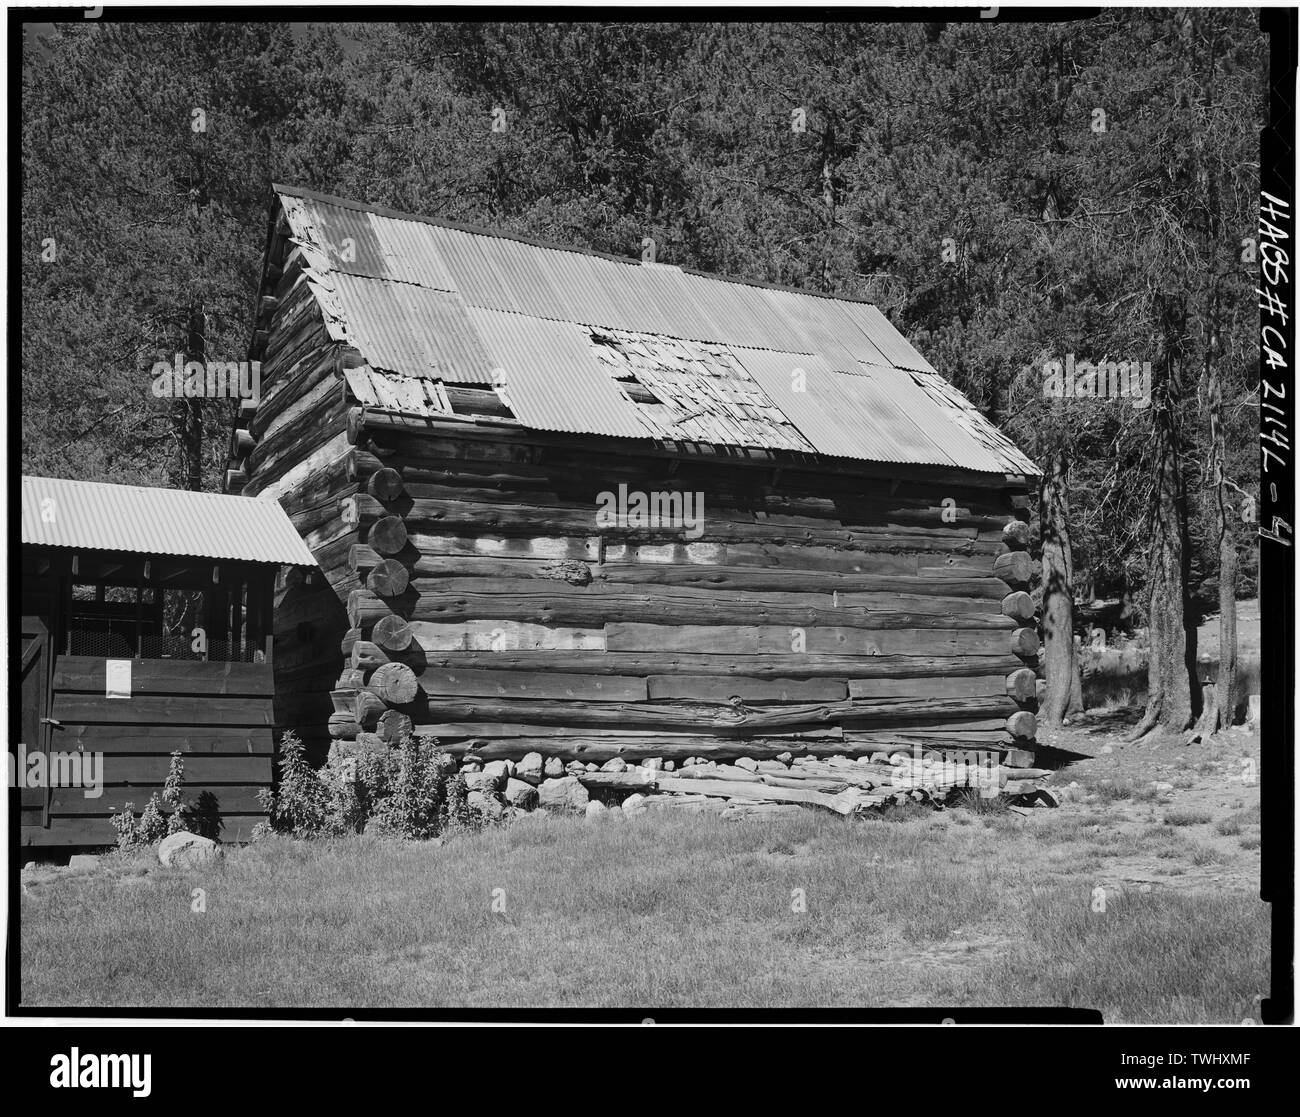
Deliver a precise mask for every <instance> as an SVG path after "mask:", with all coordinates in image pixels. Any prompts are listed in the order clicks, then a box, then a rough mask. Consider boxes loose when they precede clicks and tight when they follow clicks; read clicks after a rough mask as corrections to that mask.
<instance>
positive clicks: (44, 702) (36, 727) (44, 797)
mask: <svg viewBox="0 0 1300 1117" xmlns="http://www.w3.org/2000/svg"><path fill="white" fill-rule="evenodd" d="M52 662H53V653H52V649H51V647H50V631H49V629H48V628H46V627H45V622H44V621H42V620H41V618H40V617H34V616H25V617H23V658H22V724H21V730H22V732H21V736H20V737H19V741H20V742H21V743H22V745H24V746H25V748H26V752H27V755H28V756H31V755H34V754H36V753H38V752H39V753H43V754H44V756H45V771H46V772H47V773H48V772H49V770H50V755H49V753H50V723H49V716H50V682H51V676H52V669H51V664H52ZM22 763H24V758H23V756H22V753H21V752H20V751H19V748H18V746H17V745H16V744H15V745H14V764H15V765H18V764H22ZM14 775H15V777H16V778H17V781H19V782H20V784H21V785H22V791H21V794H20V797H19V805H20V808H21V811H22V813H23V815H24V816H25V817H24V819H23V822H24V825H34V820H33V821H32V822H28V821H27V820H28V819H29V818H31V816H32V814H33V813H34V812H36V811H40V813H41V823H40V824H41V826H43V827H48V826H49V824H50V788H49V786H48V785H49V783H50V781H49V780H45V781H44V783H45V785H46V786H43V787H27V786H26V785H25V780H24V776H25V773H24V772H15V773H14Z"/></svg>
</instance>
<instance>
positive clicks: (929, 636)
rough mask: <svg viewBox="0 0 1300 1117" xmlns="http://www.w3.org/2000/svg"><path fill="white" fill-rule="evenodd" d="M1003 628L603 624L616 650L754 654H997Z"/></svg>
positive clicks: (1001, 645) (1004, 644)
mask: <svg viewBox="0 0 1300 1117" xmlns="http://www.w3.org/2000/svg"><path fill="white" fill-rule="evenodd" d="M1009 635H1010V633H1008V632H1006V631H1005V630H1002V631H988V632H982V631H979V630H971V631H967V632H958V631H953V630H951V629H942V628H933V629H920V630H916V629H910V630H909V629H893V630H890V629H882V630H872V629H866V628H847V627H843V626H834V627H822V628H819V627H806V628H803V627H798V626H795V627H777V626H760V625H677V626H670V625H655V624H640V623H634V622H626V623H622V622H620V623H614V624H608V625H606V626H605V638H606V646H607V648H608V650H609V651H616V652H649V651H656V650H661V651H665V652H703V651H705V650H708V651H711V652H713V653H714V654H723V653H729V654H739V655H757V654H759V653H764V654H777V655H783V654H798V653H799V652H800V651H802V652H804V653H806V654H808V655H809V656H814V655H853V656H875V655H927V656H955V655H960V654H968V655H996V654H998V653H999V652H1005V651H1006V650H1007V642H1008V641H1007V637H1008V636H1009Z"/></svg>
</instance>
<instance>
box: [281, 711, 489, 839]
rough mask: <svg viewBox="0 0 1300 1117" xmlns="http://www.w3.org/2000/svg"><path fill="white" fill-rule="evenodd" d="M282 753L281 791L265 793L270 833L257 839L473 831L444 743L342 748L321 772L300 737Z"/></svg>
mask: <svg viewBox="0 0 1300 1117" xmlns="http://www.w3.org/2000/svg"><path fill="white" fill-rule="evenodd" d="M280 748H281V752H282V759H281V761H280V780H279V784H278V786H277V788H276V790H275V791H274V792H268V791H261V792H259V793H258V794H259V798H260V800H261V802H262V805H263V807H264V808H265V809H266V811H267V814H268V815H269V825H268V826H267V827H266V828H263V827H261V826H259V827H258V829H257V831H256V833H255V836H256V837H260V836H262V835H264V834H265V833H268V832H272V831H274V832H277V833H282V834H288V835H290V836H292V837H295V838H316V837H338V836H342V835H344V834H360V833H365V832H372V833H380V834H391V835H394V836H399V837H404V838H412V839H417V840H422V839H427V838H432V837H434V836H436V835H437V834H440V833H442V832H444V831H446V830H453V829H468V828H470V827H471V826H472V825H473V816H472V813H471V811H470V809H469V806H468V804H467V802H466V797H467V795H468V789H467V788H466V787H465V781H464V780H463V779H462V778H461V776H460V774H459V773H458V772H457V770H456V762H455V760H454V759H453V758H452V757H451V756H450V755H448V754H447V753H445V752H441V751H439V750H438V748H437V742H436V741H425V740H423V739H421V738H419V737H416V736H414V735H413V734H407V735H406V736H405V737H403V739H402V740H401V741H400V742H399V743H398V745H397V747H396V748H392V749H388V748H373V747H369V746H366V745H359V744H357V743H356V742H353V741H339V742H336V743H335V744H334V745H333V746H332V747H331V748H330V753H329V757H328V758H327V760H326V762H325V764H324V766H323V767H321V768H320V769H319V770H317V769H315V768H313V767H312V766H311V763H310V762H309V761H308V760H307V757H306V751H305V749H304V747H303V745H302V742H301V741H300V740H299V739H298V737H297V736H296V735H295V734H294V733H292V732H287V733H285V735H284V737H283V738H282V740H281V742H280Z"/></svg>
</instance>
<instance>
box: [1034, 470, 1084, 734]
mask: <svg viewBox="0 0 1300 1117" xmlns="http://www.w3.org/2000/svg"><path fill="white" fill-rule="evenodd" d="M1068 471H1069V465H1068V463H1067V462H1066V459H1065V454H1064V452H1062V451H1061V450H1059V449H1058V450H1055V451H1054V452H1053V453H1052V455H1051V458H1050V459H1049V461H1048V464H1047V471H1046V472H1045V473H1044V474H1043V479H1042V481H1041V483H1040V487H1039V498H1040V499H1039V502H1038V509H1039V512H1038V515H1039V529H1040V532H1041V535H1042V544H1043V642H1044V653H1043V664H1044V669H1045V671H1046V674H1047V699H1046V701H1045V702H1044V704H1043V709H1042V710H1041V711H1040V712H1039V716H1040V719H1041V720H1042V722H1043V724H1045V725H1048V726H1053V727H1054V726H1058V725H1060V724H1061V722H1062V721H1063V720H1064V719H1065V718H1066V717H1067V716H1068V715H1069V714H1071V713H1076V712H1081V711H1082V709H1083V697H1082V693H1081V690H1082V687H1081V680H1080V678H1079V665H1078V660H1077V659H1076V657H1075V654H1074V589H1073V585H1072V577H1073V573H1074V570H1073V567H1074V557H1073V554H1072V553H1071V548H1070V533H1069V524H1068V519H1069V500H1068V484H1069V481H1068Z"/></svg>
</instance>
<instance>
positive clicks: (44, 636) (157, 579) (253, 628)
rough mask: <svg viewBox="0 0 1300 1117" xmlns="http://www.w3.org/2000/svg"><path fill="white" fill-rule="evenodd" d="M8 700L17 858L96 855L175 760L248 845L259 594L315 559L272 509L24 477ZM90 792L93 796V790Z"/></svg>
mask: <svg viewBox="0 0 1300 1117" xmlns="http://www.w3.org/2000/svg"><path fill="white" fill-rule="evenodd" d="M21 519H22V595H21V597H22V661H21V674H22V693H21V701H20V702H18V703H15V704H14V705H15V707H16V709H15V710H14V711H13V713H14V718H15V719H16V720H17V722H18V732H16V733H14V732H11V735H10V741H11V744H10V754H11V764H12V765H13V771H14V775H15V783H16V784H17V785H18V786H19V788H20V794H19V798H20V803H21V841H22V844H23V845H25V846H102V845H112V844H113V843H114V842H115V841H116V833H115V831H114V829H113V827H112V825H111V823H110V821H109V816H110V814H112V813H114V812H117V811H120V810H121V809H122V808H123V806H124V804H125V803H127V802H133V803H134V806H135V810H136V812H137V813H138V812H139V811H140V810H142V809H143V807H144V805H145V803H146V802H147V801H148V799H149V797H150V795H151V794H152V792H153V791H154V790H157V789H160V788H161V787H162V784H163V780H164V778H165V777H166V775H167V769H168V764H169V754H170V753H172V752H174V751H177V750H179V751H180V752H181V753H182V754H183V759H184V763H185V791H186V796H187V798H191V799H195V800H199V799H201V801H202V805H203V807H204V809H205V810H206V811H207V812H209V813H211V814H215V815H217V816H219V818H220V822H221V825H222V830H221V837H222V838H223V839H224V840H237V839H240V838H246V837H247V836H248V834H249V832H250V831H251V829H252V827H253V825H254V824H255V823H256V822H257V821H259V819H260V818H261V817H262V814H263V812H262V810H261V807H260V806H259V804H258V802H257V799H256V792H257V790H258V789H259V788H263V787H269V786H270V784H271V779H272V758H273V753H274V743H273V739H272V727H273V724H274V714H273V705H272V702H273V690H274V679H273V663H274V655H273V646H272V639H271V608H272V598H273V593H274V589H275V583H276V581H277V575H279V574H280V572H281V570H282V568H283V566H284V565H286V564H287V565H290V566H292V567H295V568H301V567H311V566H314V565H315V560H314V559H313V558H312V556H311V552H310V551H309V550H308V549H307V547H306V546H305V545H304V544H303V542H302V540H301V539H300V538H299V536H298V533H297V532H296V531H295V530H294V528H293V525H292V524H291V523H290V521H289V518H288V517H287V516H286V515H285V513H284V512H283V510H282V509H281V508H280V506H279V505H278V504H277V503H276V502H275V501H267V500H254V499H252V498H249V497H235V496H226V495H221V494H217V493H196V492H185V491H179V490H172V489H154V488H141V487H136V486H129V485H106V484H98V483H94V482H87V481H68V480H63V479H60V478H55V477H23V478H22V486H21ZM96 785H98V789H99V792H100V793H99V794H96V793H95V790H96Z"/></svg>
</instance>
